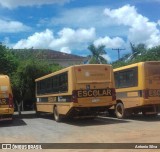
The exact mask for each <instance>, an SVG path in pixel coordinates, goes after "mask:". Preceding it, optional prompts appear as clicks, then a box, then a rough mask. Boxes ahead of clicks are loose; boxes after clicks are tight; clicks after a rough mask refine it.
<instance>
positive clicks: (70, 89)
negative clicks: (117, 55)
mask: <svg viewBox="0 0 160 152" xmlns="http://www.w3.org/2000/svg"><path fill="white" fill-rule="evenodd" d="M35 82H36V98H37V103H36V108H37V112H49V113H53V114H54V118H55V120H56V121H60V120H61V118H62V117H63V116H66V117H67V116H70V117H75V116H88V115H90V116H91V115H92V116H95V115H97V114H99V113H100V112H105V111H106V110H107V109H109V108H110V107H111V106H113V105H114V104H115V84H114V76H113V70H112V66H111V65H103V64H102V65H93V64H92V65H76V66H71V67H68V68H65V69H62V70H60V71H57V72H54V73H51V74H48V75H46V76H43V77H41V78H38V79H36V80H35Z"/></svg>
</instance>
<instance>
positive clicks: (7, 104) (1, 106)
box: [0, 75, 14, 121]
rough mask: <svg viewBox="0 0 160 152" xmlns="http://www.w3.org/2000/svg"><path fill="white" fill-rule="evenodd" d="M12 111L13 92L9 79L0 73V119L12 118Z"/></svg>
mask: <svg viewBox="0 0 160 152" xmlns="http://www.w3.org/2000/svg"><path fill="white" fill-rule="evenodd" d="M13 113H14V106H13V94H12V89H11V84H10V79H9V77H8V76H7V75H0V121H2V120H12V116H13Z"/></svg>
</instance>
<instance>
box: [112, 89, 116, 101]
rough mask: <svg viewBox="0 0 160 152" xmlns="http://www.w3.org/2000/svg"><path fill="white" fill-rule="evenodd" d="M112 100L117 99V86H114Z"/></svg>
mask: <svg viewBox="0 0 160 152" xmlns="http://www.w3.org/2000/svg"><path fill="white" fill-rule="evenodd" d="M111 90H112V101H114V100H116V90H115V88H112V89H111Z"/></svg>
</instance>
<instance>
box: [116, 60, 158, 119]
mask: <svg viewBox="0 0 160 152" xmlns="http://www.w3.org/2000/svg"><path fill="white" fill-rule="evenodd" d="M114 76H115V85H116V97H117V101H116V106H115V113H116V116H117V117H118V118H123V117H125V116H129V115H131V114H137V113H140V112H142V113H143V114H144V115H149V114H150V115H155V116H156V115H157V114H158V109H159V108H158V107H159V105H160V62H159V61H150V62H140V63H136V64H132V65H128V66H124V67H121V68H117V69H114Z"/></svg>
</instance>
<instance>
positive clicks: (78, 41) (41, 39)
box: [13, 28, 96, 53]
mask: <svg viewBox="0 0 160 152" xmlns="http://www.w3.org/2000/svg"><path fill="white" fill-rule="evenodd" d="M95 35H96V34H95V29H94V28H89V29H77V30H74V29H71V28H63V29H62V30H61V31H59V32H58V33H57V35H56V36H55V35H54V33H53V32H52V31H51V30H49V29H46V30H45V31H43V32H40V33H38V32H36V33H34V34H33V35H32V36H29V37H28V38H27V39H22V40H20V41H18V42H17V43H16V44H15V45H14V46H13V48H14V49H20V48H37V49H39V48H41V49H47V48H48V49H53V50H60V51H62V52H68V53H70V52H71V51H70V50H74V49H75V50H82V49H84V47H86V46H85V45H88V43H91V42H92V41H93V40H94V39H95V37H96V36H95Z"/></svg>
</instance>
